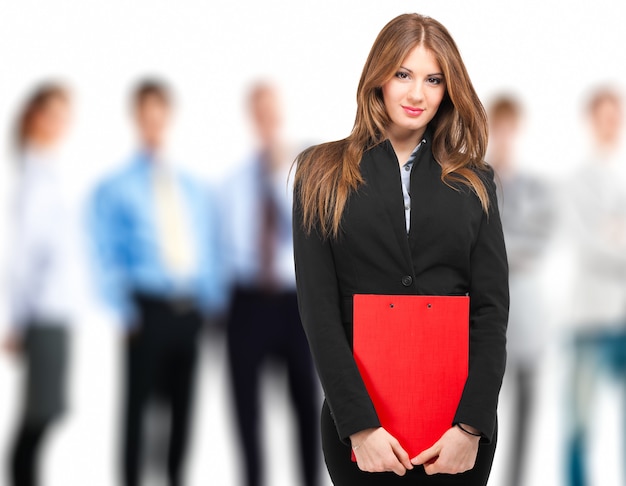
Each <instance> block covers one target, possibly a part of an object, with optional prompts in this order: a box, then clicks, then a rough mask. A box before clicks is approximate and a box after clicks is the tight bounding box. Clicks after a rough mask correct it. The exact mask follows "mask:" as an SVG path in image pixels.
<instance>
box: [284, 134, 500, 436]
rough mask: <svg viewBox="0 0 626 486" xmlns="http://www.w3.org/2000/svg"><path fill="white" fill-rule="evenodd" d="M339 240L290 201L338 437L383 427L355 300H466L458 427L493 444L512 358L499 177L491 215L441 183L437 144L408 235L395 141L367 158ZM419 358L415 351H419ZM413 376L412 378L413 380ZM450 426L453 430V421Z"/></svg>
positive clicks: (423, 162)
mask: <svg viewBox="0 0 626 486" xmlns="http://www.w3.org/2000/svg"><path fill="white" fill-rule="evenodd" d="M360 169H361V174H362V176H363V179H364V181H365V183H364V184H362V185H361V186H360V188H359V189H358V190H357V191H355V192H354V193H353V194H352V195H351V196H350V197H349V199H348V202H347V205H346V208H345V212H344V214H343V220H342V225H341V232H340V235H339V237H338V238H337V239H333V238H330V239H322V238H321V237H320V235H319V233H318V232H316V231H314V232H312V233H311V234H310V235H307V234H306V233H305V232H304V231H303V227H302V211H301V206H300V201H299V198H298V194H297V188H296V194H295V198H294V201H295V202H294V226H293V227H294V253H295V263H296V277H297V289H298V301H299V306H300V315H301V318H302V323H303V326H304V329H305V331H306V334H307V337H308V340H309V345H310V348H311V353H312V355H313V358H314V361H315V363H316V366H317V370H318V374H319V376H320V380H321V382H322V386H323V388H324V391H325V395H326V400H327V402H328V405H329V407H330V410H331V414H332V416H333V418H334V421H335V424H336V426H337V431H338V433H339V437H340V438H341V439H342V440H343V441H345V442H347V441H348V438H349V436H350V435H351V434H353V433H355V432H358V431H360V430H363V429H366V428H369V427H378V426H379V425H380V423H379V421H378V417H377V415H376V412H375V410H374V406H373V405H372V402H371V400H370V398H369V395H368V393H367V390H366V389H365V386H364V384H363V381H362V379H361V375H360V374H359V371H358V368H357V366H356V363H355V361H354V358H353V356H352V297H353V295H354V294H392V295H394V294H412V295H420V294H421V295H465V294H469V296H470V362H469V376H468V379H467V382H466V385H465V389H464V392H463V395H462V398H461V402H460V404H459V407H458V409H457V412H456V416H455V418H454V422H453V423H465V424H468V425H471V426H473V427H476V428H477V429H478V430H480V431H481V433H482V435H483V437H484V438H485V439H486V440H491V438H492V436H493V433H494V428H495V423H496V407H497V402H498V394H499V391H500V386H501V384H502V376H503V374H504V367H505V361H506V327H507V319H508V305H509V295H508V267H507V259H506V251H505V247H504V238H503V236H502V226H501V223H500V216H499V213H498V209H497V200H496V192H495V191H496V189H495V184H494V181H493V172H492V171H489V172H488V173H485V174H484V177H483V178H484V180H485V183H486V186H487V188H488V192H489V196H490V202H491V206H490V211H489V215H486V214H485V212H484V211H483V209H482V207H481V205H480V201H479V199H478V197H477V196H476V195H475V194H474V193H473V192H472V191H471V190H470V189H468V188H467V187H466V186H464V185H460V184H459V185H458V186H457V187H456V190H455V189H453V188H451V187H449V186H448V185H446V184H444V183H443V182H442V181H441V166H440V165H439V164H438V163H437V162H436V161H435V159H434V157H433V154H432V150H431V139H430V137H429V136H428V135H427V136H426V144H425V145H422V147H421V148H420V150H419V152H418V154H417V158H416V160H415V162H414V166H413V170H412V173H411V208H412V209H411V226H410V232H409V234H408V236H407V232H406V223H405V213H404V201H403V195H402V186H401V184H402V182H401V177H400V168H399V165H398V159H397V157H396V155H395V152H394V150H393V148H392V146H391V143H390V142H389V141H385V142H383V143H382V144H380V145H378V146H376V147H374V148H373V149H370V150H369V151H367V152H366V153H365V154H364V155H363V159H362V161H361V166H360ZM415 352H416V354H417V353H419V349H416V350H415ZM407 379H410V377H407ZM450 425H451V426H452V424H450Z"/></svg>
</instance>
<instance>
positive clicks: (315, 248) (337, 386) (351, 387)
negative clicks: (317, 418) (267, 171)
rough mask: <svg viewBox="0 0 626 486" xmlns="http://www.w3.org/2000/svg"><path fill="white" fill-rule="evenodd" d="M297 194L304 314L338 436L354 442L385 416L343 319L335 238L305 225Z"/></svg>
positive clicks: (297, 262) (299, 274) (297, 250)
mask: <svg viewBox="0 0 626 486" xmlns="http://www.w3.org/2000/svg"><path fill="white" fill-rule="evenodd" d="M298 199H299V198H298V196H297V193H296V194H295V197H294V211H293V234H294V256H295V266H296V283H297V291H298V306H299V309H300V317H301V320H302V325H303V327H304V331H305V333H306V335H307V339H308V341H309V347H310V349H311V354H312V356H313V360H314V362H315V366H316V368H317V372H318V375H319V377H320V381H321V383H322V388H323V389H324V393H325V395H326V401H327V403H328V405H329V408H330V412H331V415H332V417H333V419H334V421H335V425H336V427H337V432H338V434H339V438H340V439H341V440H342V441H343V442H345V443H346V444H349V442H350V440H349V437H350V435H352V434H354V433H356V432H359V431H361V430H364V429H367V428H370V427H379V426H380V422H379V420H378V416H377V414H376V411H375V409H374V405H373V404H372V401H371V399H370V397H369V395H368V393H367V390H366V388H365V384H364V383H363V380H362V378H361V375H360V373H359V370H358V368H357V365H356V362H355V360H354V357H353V354H352V349H351V346H350V343H349V342H348V336H347V335H346V331H345V329H344V327H343V324H342V320H341V311H340V294H339V285H338V281H337V274H336V271H335V262H334V258H333V252H332V247H331V242H330V241H329V239H328V238H326V239H325V238H322V237H321V236H320V235H319V233H318V232H317V231H316V230H313V231H311V233H309V234H307V233H306V232H305V231H304V229H303V225H302V212H301V208H300V204H299V201H298Z"/></svg>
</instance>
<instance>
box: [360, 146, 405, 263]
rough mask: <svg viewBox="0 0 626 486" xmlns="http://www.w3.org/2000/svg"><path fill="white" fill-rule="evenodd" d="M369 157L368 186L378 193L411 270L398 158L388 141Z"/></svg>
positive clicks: (374, 150)
mask: <svg viewBox="0 0 626 486" xmlns="http://www.w3.org/2000/svg"><path fill="white" fill-rule="evenodd" d="M370 156H371V157H372V164H371V173H372V176H371V177H369V178H368V181H367V182H368V185H369V186H370V187H371V188H372V189H373V190H375V191H376V192H377V193H378V196H379V198H380V200H381V201H382V203H383V205H384V207H385V212H386V213H387V216H388V218H389V221H390V223H391V227H392V230H393V233H394V235H395V237H396V240H397V242H398V246H399V248H400V251H401V253H402V256H403V257H404V259H405V261H406V262H407V264H409V265H411V267H410V268H412V260H411V250H410V247H409V239H408V235H407V232H406V218H405V215H404V197H403V195H402V179H401V177H400V166H399V165H398V158H397V157H396V154H395V152H394V150H393V147H392V146H391V143H390V142H389V141H388V140H385V141H384V142H382V143H381V144H380V145H378V146H377V147H374V148H373V149H371V151H370Z"/></svg>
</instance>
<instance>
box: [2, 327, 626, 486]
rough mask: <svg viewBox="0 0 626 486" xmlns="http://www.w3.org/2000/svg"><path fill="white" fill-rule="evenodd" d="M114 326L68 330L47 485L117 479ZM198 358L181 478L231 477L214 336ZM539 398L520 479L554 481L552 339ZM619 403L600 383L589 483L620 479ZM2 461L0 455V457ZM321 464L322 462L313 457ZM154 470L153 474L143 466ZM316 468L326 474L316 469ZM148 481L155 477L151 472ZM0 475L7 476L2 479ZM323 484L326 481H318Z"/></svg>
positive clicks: (556, 385)
mask: <svg viewBox="0 0 626 486" xmlns="http://www.w3.org/2000/svg"><path fill="white" fill-rule="evenodd" d="M214 339H215V338H214ZM118 341H119V336H118V335H117V334H116V332H115V330H114V329H112V326H111V325H110V323H109V322H106V321H105V319H104V318H103V317H101V316H98V315H93V316H89V318H88V319H87V318H86V319H85V320H84V322H83V325H82V327H81V328H80V329H79V330H78V331H77V332H76V336H75V341H74V357H73V358H74V359H73V363H74V366H73V374H72V380H71V385H72V388H71V389H72V398H71V402H72V409H71V411H70V413H68V415H67V417H66V418H65V420H64V421H63V422H62V423H61V424H60V425H59V427H58V428H57V430H55V432H54V435H52V436H51V437H50V441H49V443H48V445H49V447H48V448H47V450H46V454H45V456H44V457H45V461H44V464H43V476H44V478H45V486H74V485H81V486H82V485H85V484H88V485H90V486H111V485H115V484H118V482H117V481H116V476H115V464H116V455H117V448H116V446H117V443H118V405H119V387H118V385H119V383H118V373H119V369H118V365H119V351H120V346H118V344H119V342H118ZM204 351H205V353H204V356H203V363H202V366H201V373H200V375H199V376H200V380H199V385H200V386H199V393H198V400H197V403H196V407H197V408H196V410H197V417H196V418H197V420H196V426H195V430H194V435H193V445H192V449H191V450H192V453H191V456H190V458H189V460H190V462H189V469H188V471H189V472H188V474H189V481H188V484H189V486H195V485H197V486H199V485H208V484H218V485H220V486H238V485H239V484H241V483H240V479H241V473H242V471H243V464H242V462H241V461H240V460H239V459H238V457H239V451H238V450H237V447H236V444H235V442H234V440H233V432H232V431H233V427H232V421H231V416H230V414H229V409H230V402H229V395H228V382H227V376H226V373H225V367H224V354H223V348H222V346H221V343H220V342H213V343H207V345H206V346H205V350H204ZM14 365H15V363H12V362H11V360H10V359H8V358H7V357H6V356H3V357H2V359H0V390H3V392H2V397H3V399H2V404H3V406H2V407H1V408H0V455H1V456H2V457H3V458H5V457H6V447H7V445H8V439H9V434H10V431H11V428H12V425H13V420H14V417H15V412H16V407H17V402H18V400H17V398H18V380H19V376H18V367H17V366H14ZM541 370H542V372H541V380H540V383H539V387H540V394H539V396H540V399H539V403H538V404H537V411H538V413H537V416H536V420H535V424H534V428H533V433H532V450H531V452H530V455H529V465H528V468H527V478H526V482H525V486H530V485H532V486H542V485H547V486H557V485H560V484H563V481H562V470H563V467H562V447H561V446H562V442H561V438H562V433H561V424H562V410H563V406H564V404H563V403H562V393H561V391H560V390H561V383H562V382H563V378H564V372H565V364H564V361H563V359H562V357H561V356H560V355H559V353H558V352H557V350H556V349H553V350H551V352H550V353H549V354H548V356H547V358H546V360H545V362H543V363H542V365H541ZM282 385H283V383H282V380H281V379H280V377H278V378H274V379H268V380H267V382H266V386H265V387H264V390H265V396H264V405H265V408H264V410H265V414H264V420H265V427H264V428H265V432H266V437H267V443H266V447H265V455H266V459H267V464H268V469H267V476H268V479H269V481H268V482H267V484H268V486H294V485H298V484H299V481H298V478H297V475H296V461H297V456H296V455H295V448H294V441H293V437H292V416H291V411H290V410H289V407H288V406H287V397H286V393H285V390H284V386H282ZM511 400H512V392H511V390H510V389H509V388H508V387H507V386H505V388H504V390H503V394H502V400H501V413H500V443H499V449H498V453H497V457H496V463H495V465H494V470H493V474H492V479H491V482H490V486H507V485H506V484H504V480H503V474H504V471H505V469H506V461H505V459H504V458H505V457H507V453H508V447H509V446H508V442H509V440H508V439H510V432H509V428H510V427H509V424H508V419H509V417H510V416H511V413H512V410H511V407H510V404H511ZM622 407H623V405H622V402H621V400H620V397H619V395H618V394H617V392H616V390H615V387H612V386H611V385H610V384H608V383H607V384H605V385H604V386H603V387H602V390H601V393H599V399H598V404H597V409H596V411H595V413H594V416H595V417H596V418H597V424H596V428H595V432H596V433H595V435H594V437H593V444H594V447H593V450H594V453H593V457H592V469H593V474H594V482H593V485H602V486H618V485H621V484H624V481H623V478H622V471H621V469H622V468H621V465H622V464H621V460H622V458H623V454H622V452H621V445H620V439H621V432H622V431H623V430H624V429H623V425H622V421H621V420H622V419H621V416H620V410H623V408H622ZM3 465H4V464H3ZM320 467H323V466H322V465H320ZM151 476H153V475H151ZM324 477H326V475H325V473H324ZM151 483H152V484H155V485H157V484H160V482H157V481H154V482H152V481H151ZM1 484H5V483H4V481H3V482H2V483H1ZM324 484H325V486H326V485H330V481H329V480H326V481H325V483H324Z"/></svg>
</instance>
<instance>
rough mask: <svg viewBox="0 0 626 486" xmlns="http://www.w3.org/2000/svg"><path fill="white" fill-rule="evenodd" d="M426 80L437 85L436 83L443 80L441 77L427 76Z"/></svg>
mask: <svg viewBox="0 0 626 486" xmlns="http://www.w3.org/2000/svg"><path fill="white" fill-rule="evenodd" d="M427 81H428V83H429V84H433V85H435V86H437V85H439V84H441V83H442V81H443V80H442V79H441V78H428V79H427Z"/></svg>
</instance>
